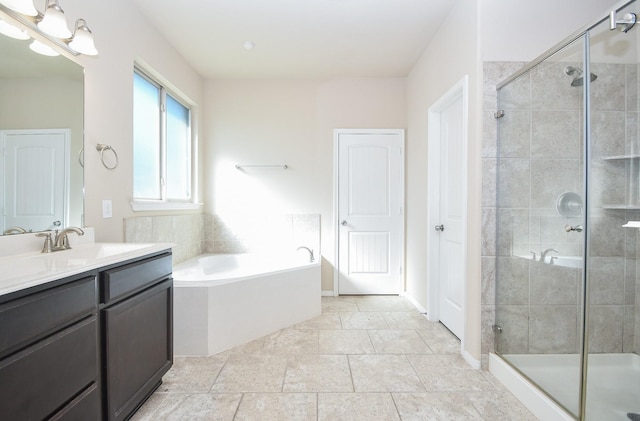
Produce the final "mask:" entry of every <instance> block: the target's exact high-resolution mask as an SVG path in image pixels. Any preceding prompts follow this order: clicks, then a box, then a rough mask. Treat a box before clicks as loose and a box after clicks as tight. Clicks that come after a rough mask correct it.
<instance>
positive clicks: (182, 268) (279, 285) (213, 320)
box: [173, 251, 321, 355]
mask: <svg viewBox="0 0 640 421" xmlns="http://www.w3.org/2000/svg"><path fill="white" fill-rule="evenodd" d="M173 285H174V305H173V318H174V323H173V326H174V332H173V335H174V353H175V354H176V355H212V354H215V353H218V352H221V351H225V350H227V349H230V348H233V347H234V346H237V345H240V344H243V343H246V342H249V341H251V340H254V339H257V338H259V337H261V336H264V335H267V334H269V333H272V332H275V331H277V330H279V329H282V328H285V327H288V326H292V325H294V324H296V323H300V322H303V321H305V320H308V319H311V318H313V317H316V316H319V315H320V296H321V291H320V290H321V288H320V264H319V263H318V262H314V263H311V262H309V256H308V254H306V253H303V252H302V251H300V252H298V253H295V254H291V255H289V256H286V255H285V256H262V255H254V254H209V255H201V256H198V257H195V258H193V259H190V260H188V261H186V262H184V263H181V264H179V265H176V266H174V268H173Z"/></svg>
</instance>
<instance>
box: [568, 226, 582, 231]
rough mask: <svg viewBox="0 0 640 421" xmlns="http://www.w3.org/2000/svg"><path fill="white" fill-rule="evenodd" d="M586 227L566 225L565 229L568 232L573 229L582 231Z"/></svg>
mask: <svg viewBox="0 0 640 421" xmlns="http://www.w3.org/2000/svg"><path fill="white" fill-rule="evenodd" d="M583 229H584V228H582V225H575V226H574V225H565V226H564V230H565V231H566V232H571V231H575V232H582V230H583Z"/></svg>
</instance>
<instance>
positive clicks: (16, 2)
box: [0, 0, 38, 16]
mask: <svg viewBox="0 0 640 421" xmlns="http://www.w3.org/2000/svg"><path fill="white" fill-rule="evenodd" d="M0 3H2V4H4V5H5V6H7V7H8V8H9V9H11V10H13V11H14V12H18V13H22V14H23V15H26V16H38V11H37V10H36V8H35V7H33V0H0Z"/></svg>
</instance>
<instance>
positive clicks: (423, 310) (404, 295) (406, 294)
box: [399, 291, 427, 314]
mask: <svg viewBox="0 0 640 421" xmlns="http://www.w3.org/2000/svg"><path fill="white" fill-rule="evenodd" d="M399 295H400V296H401V297H405V298H406V299H407V300H409V302H410V303H411V304H413V306H414V307H415V308H416V309H418V311H419V312H420V313H422V314H427V309H426V308H424V307H422V305H420V303H419V302H418V301H417V300H416V299H415V298H413V297H412V296H411V295H409V293H407V291H404V292H401V293H400V294H399Z"/></svg>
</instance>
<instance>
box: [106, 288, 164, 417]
mask: <svg viewBox="0 0 640 421" xmlns="http://www.w3.org/2000/svg"><path fill="white" fill-rule="evenodd" d="M172 282H173V281H172V280H171V279H168V280H166V281H163V282H162V283H161V284H159V285H157V286H155V287H153V288H151V289H148V290H146V291H144V292H142V293H140V294H138V295H135V296H133V297H131V298H129V299H127V300H125V301H122V302H120V303H119V304H116V305H114V306H112V307H109V308H107V309H105V310H103V313H102V314H103V323H104V327H105V333H104V335H105V336H104V338H103V340H104V352H105V362H106V372H105V386H106V394H107V406H106V409H107V418H108V419H109V420H122V419H126V418H127V417H128V416H129V415H131V413H132V412H133V411H135V410H136V409H137V408H138V407H139V406H140V405H141V404H142V403H143V402H144V400H145V399H146V398H147V397H148V396H149V395H150V394H151V393H152V392H153V391H154V390H155V389H156V388H157V387H158V386H159V385H160V383H161V381H162V376H163V375H164V374H165V373H166V372H167V371H168V370H169V368H170V367H171V364H172V362H173V335H172V333H173V331H172V298H173V297H172V293H173V288H172Z"/></svg>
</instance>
